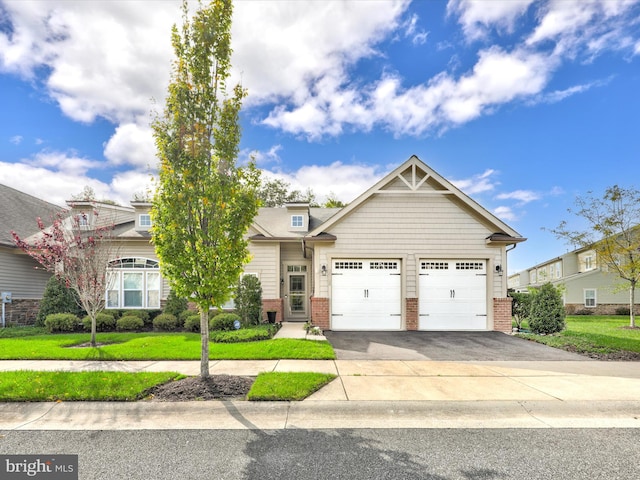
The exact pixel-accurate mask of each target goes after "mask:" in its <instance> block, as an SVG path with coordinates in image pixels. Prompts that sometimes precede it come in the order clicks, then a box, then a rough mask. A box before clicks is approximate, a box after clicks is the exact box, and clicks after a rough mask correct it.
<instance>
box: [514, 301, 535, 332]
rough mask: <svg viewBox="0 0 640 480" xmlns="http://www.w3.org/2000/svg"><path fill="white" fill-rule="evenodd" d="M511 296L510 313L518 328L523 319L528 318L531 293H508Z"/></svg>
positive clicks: (520, 326)
mask: <svg viewBox="0 0 640 480" xmlns="http://www.w3.org/2000/svg"><path fill="white" fill-rule="evenodd" d="M509 296H510V297H511V298H513V302H512V303H511V315H512V316H513V319H514V320H515V322H516V327H517V328H518V330H519V329H520V328H522V322H523V320H527V319H528V318H529V312H530V310H531V298H532V295H530V294H528V293H518V292H512V293H510V294H509Z"/></svg>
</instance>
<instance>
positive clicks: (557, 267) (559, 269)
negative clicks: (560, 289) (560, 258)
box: [555, 262, 562, 278]
mask: <svg viewBox="0 0 640 480" xmlns="http://www.w3.org/2000/svg"><path fill="white" fill-rule="evenodd" d="M555 271H556V278H562V262H556V264H555Z"/></svg>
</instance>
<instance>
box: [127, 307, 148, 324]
mask: <svg viewBox="0 0 640 480" xmlns="http://www.w3.org/2000/svg"><path fill="white" fill-rule="evenodd" d="M122 316H123V317H129V316H134V317H138V318H139V319H140V320H142V323H143V324H144V325H151V319H150V318H149V312H148V311H147V310H125V311H124V312H122Z"/></svg>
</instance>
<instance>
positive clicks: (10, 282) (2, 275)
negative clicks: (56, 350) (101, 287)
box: [0, 184, 62, 324]
mask: <svg viewBox="0 0 640 480" xmlns="http://www.w3.org/2000/svg"><path fill="white" fill-rule="evenodd" d="M0 206H1V207H0V293H1V292H4V293H10V294H11V303H6V304H5V323H11V324H26V323H29V322H30V321H33V320H32V319H34V318H35V316H36V314H37V313H38V306H39V301H40V299H41V298H42V293H43V292H44V288H45V286H46V283H47V281H48V280H49V278H50V277H51V275H50V274H49V273H47V272H45V271H43V270H40V269H37V268H36V267H37V266H38V264H37V263H36V262H35V261H34V260H33V259H32V258H31V257H29V256H28V255H26V254H24V253H23V252H22V250H20V249H19V248H18V247H16V245H15V243H14V242H13V236H12V235H11V231H12V230H13V231H15V232H16V233H18V235H20V236H21V237H23V238H24V237H28V236H29V235H31V234H33V233H36V232H37V231H38V224H37V219H38V217H39V218H41V219H42V221H43V222H45V224H46V223H48V222H50V221H51V220H52V218H53V217H54V215H55V214H56V213H57V212H60V211H61V210H62V207H59V206H58V205H54V204H52V203H48V202H45V201H44V200H40V199H39V198H36V197H33V196H31V195H28V194H26V193H24V192H19V191H18V190H15V189H13V188H11V187H7V186H6V185H1V184H0Z"/></svg>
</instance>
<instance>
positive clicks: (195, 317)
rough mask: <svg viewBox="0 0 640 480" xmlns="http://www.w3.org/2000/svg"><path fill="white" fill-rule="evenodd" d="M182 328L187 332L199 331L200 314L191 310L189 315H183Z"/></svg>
mask: <svg viewBox="0 0 640 480" xmlns="http://www.w3.org/2000/svg"><path fill="white" fill-rule="evenodd" d="M184 329H185V330H186V331H187V332H199V331H200V314H199V313H193V312H191V315H187V316H185V318H184Z"/></svg>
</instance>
